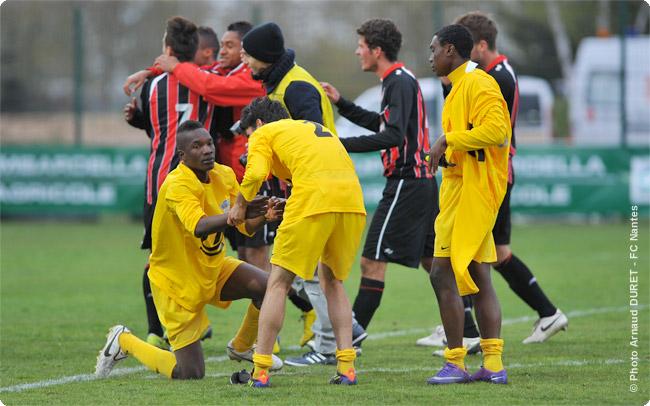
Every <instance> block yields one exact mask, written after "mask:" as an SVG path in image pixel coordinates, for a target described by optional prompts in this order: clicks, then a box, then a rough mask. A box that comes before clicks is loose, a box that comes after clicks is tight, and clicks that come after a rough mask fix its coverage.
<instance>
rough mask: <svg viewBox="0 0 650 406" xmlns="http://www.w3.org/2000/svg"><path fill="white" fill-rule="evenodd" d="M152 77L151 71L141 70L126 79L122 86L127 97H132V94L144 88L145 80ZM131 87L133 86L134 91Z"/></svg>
mask: <svg viewBox="0 0 650 406" xmlns="http://www.w3.org/2000/svg"><path fill="white" fill-rule="evenodd" d="M151 75H152V73H151V71H148V70H141V71H138V72H136V73H134V74H132V75H130V76H129V77H127V78H126V81H125V82H124V86H122V89H123V90H124V93H126V95H127V96H131V94H133V93H134V92H135V91H136V90H138V88H139V87H140V86H142V85H143V84H144V82H145V80H147V79H149V78H150V77H151ZM131 86H133V89H131Z"/></svg>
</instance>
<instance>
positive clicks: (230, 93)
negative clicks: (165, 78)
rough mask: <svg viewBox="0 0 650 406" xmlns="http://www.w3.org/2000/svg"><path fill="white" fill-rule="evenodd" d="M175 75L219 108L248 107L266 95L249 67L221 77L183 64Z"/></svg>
mask: <svg viewBox="0 0 650 406" xmlns="http://www.w3.org/2000/svg"><path fill="white" fill-rule="evenodd" d="M174 75H175V76H176V77H177V78H178V80H179V81H180V82H181V84H183V85H184V86H187V87H188V88H190V89H191V90H193V91H195V92H196V93H198V94H200V95H201V96H203V97H204V98H205V100H207V101H208V102H209V103H212V104H216V105H218V106H225V107H230V106H246V105H247V104H248V103H250V101H251V100H252V99H254V98H255V97H264V96H265V95H266V92H265V90H264V88H263V87H262V84H261V83H260V82H258V81H256V80H253V78H252V77H251V75H250V70H249V69H248V68H247V67H243V68H242V69H241V70H240V71H236V72H231V74H230V75H228V76H221V75H218V74H216V73H212V72H208V71H205V70H202V69H200V68H198V67H197V66H196V65H194V64H191V63H187V62H183V63H180V64H178V65H177V66H176V68H174Z"/></svg>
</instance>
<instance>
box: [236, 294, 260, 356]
mask: <svg viewBox="0 0 650 406" xmlns="http://www.w3.org/2000/svg"><path fill="white" fill-rule="evenodd" d="M259 319H260V310H259V309H258V308H257V307H255V306H253V302H250V303H249V304H248V310H246V316H244V320H243V321H242V323H241V327H239V331H238V332H237V335H235V338H234V339H233V340H232V346H233V348H234V349H235V351H238V352H244V351H247V350H250V349H251V348H253V344H255V340H256V339H257V326H258V324H259Z"/></svg>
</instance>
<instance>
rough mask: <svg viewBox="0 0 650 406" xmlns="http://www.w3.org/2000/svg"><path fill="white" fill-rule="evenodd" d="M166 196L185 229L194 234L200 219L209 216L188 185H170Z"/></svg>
mask: <svg viewBox="0 0 650 406" xmlns="http://www.w3.org/2000/svg"><path fill="white" fill-rule="evenodd" d="M165 198H166V200H167V204H168V205H169V207H170V209H171V210H172V211H173V212H174V213H176V216H177V217H178V219H179V220H180V221H181V223H182V224H183V226H184V227H185V229H186V230H187V231H188V232H189V233H190V234H192V235H194V231H195V230H196V225H197V223H198V222H199V220H201V219H202V218H203V217H206V216H207V214H206V213H205V211H203V208H202V207H201V201H200V200H199V198H198V197H197V196H196V194H195V193H194V192H193V191H192V189H191V188H190V187H189V186H188V185H183V184H180V185H169V187H168V189H167V194H166V195H165Z"/></svg>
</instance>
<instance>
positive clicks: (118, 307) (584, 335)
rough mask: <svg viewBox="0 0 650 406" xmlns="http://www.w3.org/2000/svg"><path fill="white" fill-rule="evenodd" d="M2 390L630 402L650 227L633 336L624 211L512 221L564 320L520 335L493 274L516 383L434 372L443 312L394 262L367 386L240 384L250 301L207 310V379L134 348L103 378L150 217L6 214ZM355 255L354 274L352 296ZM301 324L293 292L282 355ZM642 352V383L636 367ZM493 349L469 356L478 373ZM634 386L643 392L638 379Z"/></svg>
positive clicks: (141, 399)
mask: <svg viewBox="0 0 650 406" xmlns="http://www.w3.org/2000/svg"><path fill="white" fill-rule="evenodd" d="M0 230H1V255H0V266H1V272H2V274H1V276H2V280H1V292H0V293H1V323H2V324H1V328H2V329H1V333H2V335H1V347H0V361H1V363H0V374H1V375H0V400H1V401H2V402H3V403H4V404H7V405H25V404H39V405H40V404H134V405H136V404H137V405H141V404H147V405H149V404H151V405H153V404H155V405H163V404H164V405H171V404H185V405H194V404H249V405H264V404H291V405H309V404H332V405H346V404H369V405H370V404H408V405H412V404H441V405H449V404H462V405H471V404H478V403H480V404H485V405H491V404H495V405H496V404H499V405H500V404H518V405H519V404H523V405H528V404H534V405H537V404H570V405H575V404H585V405H586V404H589V405H591V404H625V405H643V404H646V403H647V402H648V399H649V396H650V392H649V388H650V373H649V371H650V368H649V364H650V363H649V357H648V353H649V351H648V350H649V342H650V337H649V332H650V328H649V326H650V324H649V314H650V309H649V307H648V304H649V296H648V294H649V291H650V288H649V283H648V281H649V279H650V272H649V269H650V264H649V263H648V254H649V250H648V247H649V241H648V223H647V221H646V222H644V223H642V225H641V226H640V241H639V243H638V245H639V247H640V251H639V253H640V257H641V258H640V259H639V260H638V261H637V265H636V267H635V268H636V269H637V270H638V271H639V280H640V283H639V286H638V288H639V304H640V306H639V307H640V310H639V316H640V319H639V330H638V331H639V337H638V338H639V341H638V342H639V347H638V348H634V347H632V346H631V345H630V340H631V333H632V332H631V328H632V327H631V324H632V321H631V315H630V312H629V309H630V306H629V297H630V282H629V268H630V267H631V266H632V263H631V261H630V260H629V245H630V242H629V225H628V224H618V225H598V226H587V225H582V226H568V225H530V226H518V227H515V229H514V231H513V233H514V239H513V244H512V246H513V250H514V251H515V252H516V254H517V255H518V256H519V257H520V258H521V259H523V260H524V261H525V262H526V263H527V264H528V265H529V266H530V268H531V269H532V270H533V273H534V274H535V275H536V277H537V279H538V281H539V283H540V284H541V286H542V288H543V289H544V290H545V291H546V293H547V294H548V296H549V297H550V299H551V300H552V301H553V302H554V304H555V305H556V306H558V307H559V308H561V309H562V310H563V311H564V312H565V313H567V315H568V316H569V330H568V331H567V332H561V333H559V334H558V335H556V336H554V337H553V338H552V339H551V340H549V341H547V342H546V343H544V344H529V345H524V344H522V343H521V341H522V340H523V339H524V338H526V337H527V336H528V335H529V334H530V329H531V327H532V325H533V323H534V321H535V319H536V317H535V316H536V314H535V313H534V312H533V311H532V310H531V309H530V308H529V307H528V306H526V305H525V304H524V303H523V302H522V301H521V300H520V299H519V298H518V297H517V296H515V294H514V293H513V292H512V291H511V290H510V289H509V288H508V286H507V285H506V283H505V282H504V281H503V279H502V278H501V277H500V276H499V275H498V274H496V273H493V279H494V283H495V286H496V289H497V293H498V294H499V297H500V301H501V307H502V309H503V319H504V326H503V328H502V338H503V339H504V340H505V343H506V344H505V348H504V354H503V361H504V365H505V366H506V368H507V369H508V374H509V376H510V384H509V385H507V386H501V385H490V384H484V383H477V384H470V385H449V386H445V387H436V386H430V385H427V384H426V379H427V378H428V377H430V376H433V375H434V374H435V373H436V372H437V371H438V370H439V369H440V367H441V366H442V365H443V360H442V359H441V358H436V357H433V356H432V355H431V353H432V349H430V348H424V347H418V346H416V345H415V340H416V339H418V338H420V337H422V336H424V335H427V334H428V333H429V332H430V329H431V328H432V327H433V326H435V325H438V324H440V315H439V313H438V307H437V304H436V300H435V296H434V293H433V289H432V288H431V286H430V284H429V281H428V277H427V276H426V274H425V273H424V272H423V271H422V270H421V269H420V270H413V269H407V268H403V267H399V266H395V265H389V271H388V276H387V281H386V291H385V293H384V296H383V299H382V305H381V307H380V308H379V310H378V311H377V313H376V314H375V317H374V319H373V321H372V323H371V325H370V328H369V331H368V332H369V333H370V337H369V339H368V340H366V341H365V342H364V344H363V356H362V357H360V358H359V359H358V360H357V364H356V366H357V373H358V381H359V385H357V386H356V387H338V386H332V385H327V380H328V379H329V378H330V377H331V376H332V375H333V373H334V367H331V366H329V367H326V366H316V367H308V368H296V367H289V366H286V367H285V368H284V369H283V370H282V371H281V372H279V373H276V374H273V375H272V382H273V388H271V389H270V390H252V389H251V388H248V387H246V386H237V387H234V386H231V385H230V384H229V383H228V382H229V381H228V379H229V376H230V374H231V373H232V372H234V371H236V370H240V369H242V368H244V367H246V368H250V364H246V365H244V364H238V363H236V362H234V361H230V360H228V359H227V357H226V356H225V346H226V343H227V342H228V340H230V338H232V336H233V335H234V334H235V332H236V330H237V328H238V327H239V324H240V322H241V318H242V317H243V314H244V312H245V308H246V306H247V303H246V302H244V301H240V302H238V303H234V304H233V306H231V308H230V309H228V310H227V311H222V310H219V309H216V308H209V309H208V315H209V316H210V320H211V323H212V326H213V329H214V336H213V338H212V339H211V340H208V341H207V342H206V343H205V344H204V353H205V356H206V358H207V362H206V374H207V375H206V378H205V379H203V380H202V381H185V382H183V381H172V380H168V379H166V378H161V377H159V376H157V375H156V374H155V373H153V372H150V371H149V370H146V369H144V368H143V367H141V366H140V364H139V363H138V362H137V361H136V360H135V359H127V360H126V361H125V362H123V363H122V364H121V365H119V366H118V367H117V369H116V370H115V372H114V373H113V375H111V377H110V378H108V379H103V380H101V379H95V378H94V375H93V374H92V373H93V367H94V365H95V355H96V354H97V352H98V350H99V349H100V348H102V347H103V345H104V344H105V334H106V332H107V329H108V327H110V326H112V325H114V324H118V323H119V324H124V325H126V326H127V327H129V328H130V329H131V330H132V331H133V332H134V333H135V334H136V335H138V336H140V337H144V336H145V335H146V318H145V311H144V303H143V300H142V293H141V277H142V268H143V266H144V264H145V263H146V255H145V253H144V252H142V251H140V250H139V249H138V243H139V239H140V235H141V226H140V224H139V223H131V222H128V221H126V220H122V219H120V218H111V219H103V220H102V221H100V222H98V223H81V224H67V223H44V224H41V223H38V222H28V223H23V222H6V221H5V222H3V223H2V224H1V229H0ZM359 273H360V271H359V268H358V262H357V265H355V267H354V269H353V271H352V275H351V277H350V279H349V280H348V281H347V282H346V288H347V289H348V292H349V294H350V296H351V298H352V300H354V297H355V296H356V291H357V288H358V285H359ZM301 327H302V324H301V322H300V321H299V312H298V310H297V309H295V308H294V307H293V306H292V305H291V304H290V303H288V306H287V315H286V318H285V322H284V328H283V330H282V332H281V338H282V345H283V349H282V352H281V354H280V355H281V356H282V357H283V358H286V357H289V356H295V355H299V354H301V353H303V352H304V350H303V349H300V348H298V347H297V342H298V339H299V337H300V335H301ZM632 350H636V351H638V357H639V362H638V365H637V367H638V369H639V372H638V374H637V377H638V379H639V380H638V381H637V382H631V381H630V377H629V373H630V370H631V368H632V367H633V366H632V361H631V360H630V357H631V353H632ZM481 362H482V356H481V355H478V356H468V357H467V358H466V363H467V365H468V368H469V370H470V372H473V371H474V370H476V369H477V368H478V367H479V366H480V365H481ZM631 383H636V384H638V392H637V393H632V392H631V390H630V384H631Z"/></svg>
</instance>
